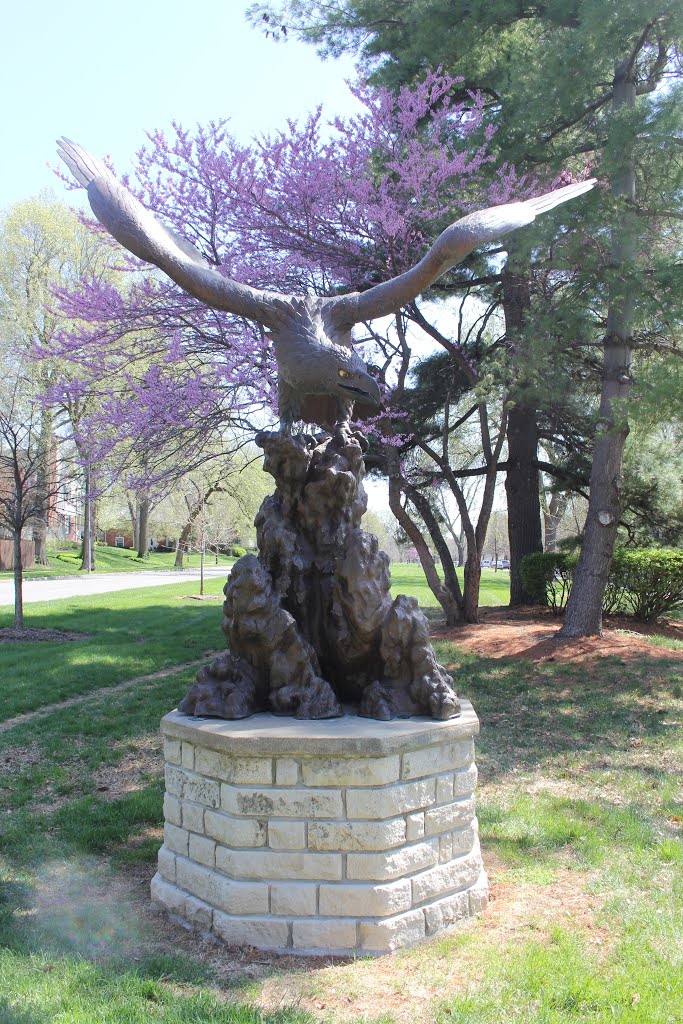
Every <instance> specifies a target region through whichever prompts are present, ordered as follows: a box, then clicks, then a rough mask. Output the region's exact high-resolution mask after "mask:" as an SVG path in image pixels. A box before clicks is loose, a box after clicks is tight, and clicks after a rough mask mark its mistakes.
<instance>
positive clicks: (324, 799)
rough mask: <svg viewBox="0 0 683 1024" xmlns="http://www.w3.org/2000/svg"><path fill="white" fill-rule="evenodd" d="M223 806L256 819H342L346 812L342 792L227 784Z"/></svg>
mask: <svg viewBox="0 0 683 1024" xmlns="http://www.w3.org/2000/svg"><path fill="white" fill-rule="evenodd" d="M221 807H222V808H223V810H224V811H227V812H228V814H236V815H242V816H245V817H253V818H260V817H268V818H271V817H272V818H341V817H342V816H343V813H344V807H343V803H342V796H341V793H339V792H334V791H330V792H324V791H323V792H321V791H320V790H317V789H296V790H293V789H270V790H263V789H237V788H235V787H233V786H228V785H226V784H225V783H223V784H222V787H221ZM358 817H365V815H358ZM383 817H384V815H383Z"/></svg>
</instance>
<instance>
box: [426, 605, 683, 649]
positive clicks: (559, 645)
mask: <svg viewBox="0 0 683 1024" xmlns="http://www.w3.org/2000/svg"><path fill="white" fill-rule="evenodd" d="M561 626H562V619H561V617H559V616H554V615H553V614H552V612H551V611H550V610H549V609H545V608H538V607H526V608H514V609H511V608H481V609H480V621H479V624H478V625H472V626H458V627H455V628H454V629H448V628H446V627H445V626H444V625H443V624H442V625H440V626H435V628H434V629H433V631H432V636H433V637H434V638H435V639H438V640H450V641H452V642H453V643H454V644H457V645H458V647H460V648H461V649H462V650H464V651H467V652H469V653H472V654H479V655H481V656H482V657H485V658H511V659H513V660H518V661H531V662H536V663H539V662H545V661H550V662H553V661H558V662H560V661H585V660H587V659H590V658H595V657H617V658H621V659H623V660H624V661H626V660H628V658H631V657H635V656H642V655H645V656H649V657H652V658H662V657H672V658H681V660H683V651H680V650H671V649H668V648H667V647H666V646H661V647H655V646H653V645H651V644H648V643H647V641H646V639H645V637H646V636H652V635H657V636H660V637H663V638H665V640H666V639H671V640H682V641H683V622H680V621H677V620H675V619H665V620H660V621H659V622H658V623H657V624H656V625H646V624H645V623H639V622H636V621H635V620H634V619H632V618H629V617H627V616H609V618H608V617H605V620H604V622H603V635H602V636H600V637H598V636H590V637H578V638H576V639H566V638H564V637H560V636H558V634H559V631H560V628H561Z"/></svg>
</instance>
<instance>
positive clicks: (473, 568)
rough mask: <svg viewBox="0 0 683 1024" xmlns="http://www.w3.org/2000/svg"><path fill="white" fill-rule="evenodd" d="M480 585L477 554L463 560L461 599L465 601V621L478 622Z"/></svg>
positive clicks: (479, 566)
mask: <svg viewBox="0 0 683 1024" xmlns="http://www.w3.org/2000/svg"><path fill="white" fill-rule="evenodd" d="M480 585H481V561H480V558H479V555H478V554H477V555H476V557H474V558H470V556H469V548H468V556H467V560H466V561H465V570H464V579H463V601H464V603H465V622H479V587H480Z"/></svg>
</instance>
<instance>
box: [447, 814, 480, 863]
mask: <svg viewBox="0 0 683 1024" xmlns="http://www.w3.org/2000/svg"><path fill="white" fill-rule="evenodd" d="M450 838H451V849H452V851H453V853H452V856H453V857H461V856H462V854H463V853H469V852H470V850H473V849H474V847H475V846H476V845H477V844H478V842H479V834H478V830H477V828H476V818H475V820H474V821H473V822H472V824H470V825H468V826H467V827H466V828H458V829H456V830H455V832H451V833H450Z"/></svg>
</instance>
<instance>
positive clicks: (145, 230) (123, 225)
mask: <svg viewBox="0 0 683 1024" xmlns="http://www.w3.org/2000/svg"><path fill="white" fill-rule="evenodd" d="M57 152H58V153H59V155H60V157H61V158H62V160H63V161H64V163H65V164H66V165H67V167H68V168H69V170H70V171H71V173H72V174H73V176H74V177H75V178H76V180H77V181H78V182H79V183H80V184H81V185H83V187H84V188H85V189H87V192H88V199H89V201H90V206H91V208H92V211H93V213H94V214H95V216H96V217H97V219H98V221H99V222H100V224H102V225H103V226H104V227H105V228H106V229H107V231H108V232H109V234H110V235H112V236H113V237H114V238H115V239H116V240H117V241H118V242H120V243H121V245H122V246H124V248H126V249H128V251H129V252H132V253H133V255H135V256H137V257H138V258H139V259H141V260H144V261H145V262H147V263H153V264H154V265H155V266H157V267H159V269H160V270H163V271H164V273H165V274H167V275H168V276H169V277H170V278H171V279H172V280H174V281H175V282H176V283H177V284H179V285H180V287H181V288H183V289H184V290H185V291H186V292H189V293H190V294H191V295H194V296H195V298H197V299H200V300H201V301H202V302H205V303H206V304H207V305H209V306H213V307H214V308H216V309H222V310H225V311H226V312H228V313H236V314H238V315H239V316H244V317H247V318H248V319H251V320H256V321H258V322H259V323H263V324H266V325H268V324H269V322H270V316H269V306H270V304H271V302H272V299H273V298H275V297H276V295H275V293H272V294H271V293H269V292H263V291H259V290H258V289H256V288H251V287H250V286H249V285H245V284H240V283H238V282H237V281H232V280H231V279H230V278H227V277H223V275H222V274H220V273H219V272H218V271H217V270H215V269H214V268H213V267H211V266H210V265H209V264H208V263H207V261H206V260H205V259H204V257H203V256H202V254H201V253H200V252H199V250H198V249H196V248H195V247H194V245H192V243H191V242H188V241H187V239H186V238H183V237H182V235H179V234H177V233H176V232H175V231H173V230H172V229H171V228H168V227H166V226H165V225H164V224H162V223H161V221H159V220H157V219H156V217H154V216H153V215H152V214H151V213H150V212H149V211H148V210H146V209H145V207H144V206H143V205H142V203H140V202H138V200H137V199H136V198H135V196H133V195H131V193H130V192H129V191H128V190H127V189H126V188H124V186H123V185H122V184H121V183H120V182H119V181H118V180H117V179H116V178H115V177H114V175H113V174H112V173H111V171H110V170H109V169H108V168H107V167H105V166H104V164H103V163H102V162H101V161H100V160H98V159H96V157H94V156H92V155H91V154H90V153H88V151H87V150H85V149H83V147H82V146H79V145H78V143H76V142H71V141H70V140H69V139H66V138H64V139H62V140H61V142H59V143H58V149H57Z"/></svg>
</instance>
